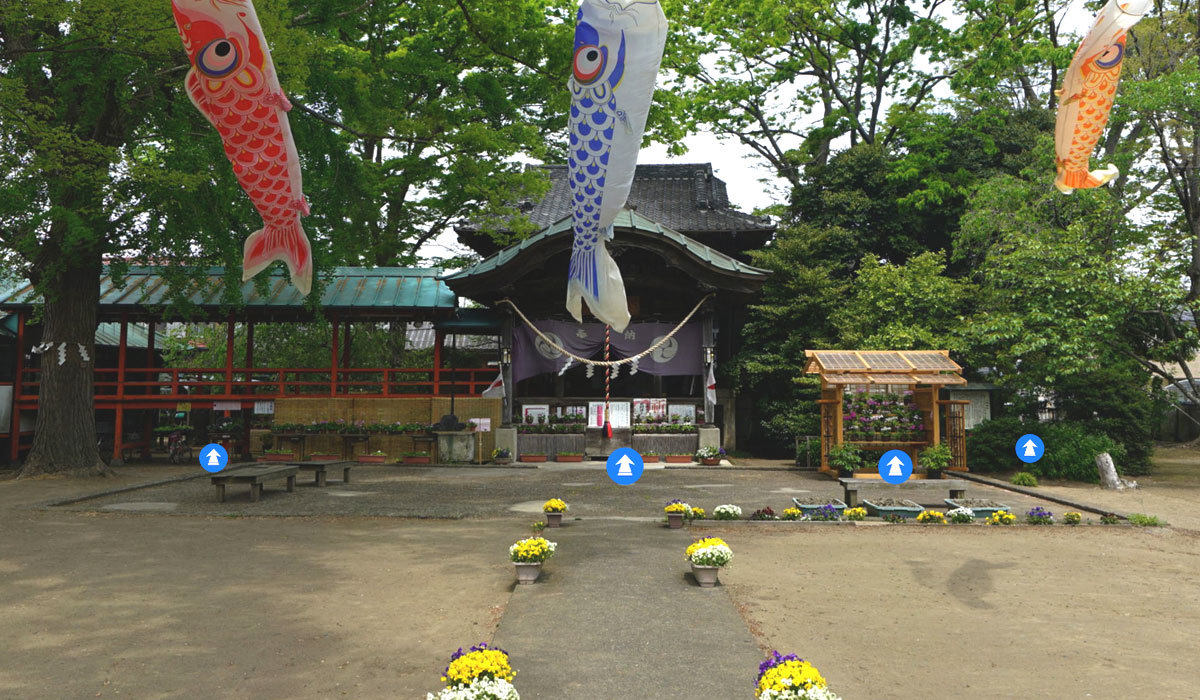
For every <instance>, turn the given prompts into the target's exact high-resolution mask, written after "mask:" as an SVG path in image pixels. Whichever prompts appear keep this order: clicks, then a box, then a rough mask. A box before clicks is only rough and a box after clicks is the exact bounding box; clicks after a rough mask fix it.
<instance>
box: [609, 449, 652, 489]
mask: <svg viewBox="0 0 1200 700" xmlns="http://www.w3.org/2000/svg"><path fill="white" fill-rule="evenodd" d="M607 467H608V478H610V479H612V480H613V482H614V483H617V484H620V485H621V486H629V485H630V484H634V483H637V480H638V479H640V478H642V470H643V469H645V464H644V463H643V462H642V456H641V455H640V454H638V453H637V452H636V451H634V450H633V449H631V448H628V447H620V448H617V449H615V450H613V451H612V454H610V455H609V456H608V464H607Z"/></svg>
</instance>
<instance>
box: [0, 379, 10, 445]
mask: <svg viewBox="0 0 1200 700" xmlns="http://www.w3.org/2000/svg"><path fill="white" fill-rule="evenodd" d="M12 401H13V388H12V387H11V386H0V433H7V432H8V431H10V430H12Z"/></svg>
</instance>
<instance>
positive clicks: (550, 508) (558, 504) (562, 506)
mask: <svg viewBox="0 0 1200 700" xmlns="http://www.w3.org/2000/svg"><path fill="white" fill-rule="evenodd" d="M542 512H544V513H565V512H567V503H566V501H564V500H562V499H561V498H551V499H550V500H548V501H546V502H545V503H544V504H542Z"/></svg>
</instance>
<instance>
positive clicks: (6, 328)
mask: <svg viewBox="0 0 1200 700" xmlns="http://www.w3.org/2000/svg"><path fill="white" fill-rule="evenodd" d="M146 330H147V328H146V326H145V325H142V324H138V323H131V324H129V328H128V330H127V331H126V336H125V339H126V342H127V345H126V347H131V348H144V347H146V340H147V339H148V337H149V334H148V333H147V332H146ZM0 337H6V338H15V337H17V316H16V314H9V315H7V316H5V317H4V318H3V319H0ZM166 340H167V334H166V333H163V332H162V331H159V330H156V331H154V347H156V348H159V349H162V347H163V343H164V342H165V341H166ZM120 344H121V324H119V323H101V324H99V325H98V326H97V327H96V345H111V346H112V347H117V346H119V345H120Z"/></svg>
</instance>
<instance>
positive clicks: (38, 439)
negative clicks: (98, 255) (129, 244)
mask: <svg viewBox="0 0 1200 700" xmlns="http://www.w3.org/2000/svg"><path fill="white" fill-rule="evenodd" d="M52 274H55V275H56V276H57V279H55V280H53V281H50V284H47V285H46V288H48V289H52V290H54V294H53V296H47V298H46V307H45V318H44V323H43V328H44V332H43V334H42V342H43V343H53V347H52V348H51V349H49V350H46V351H45V352H44V353H42V355H41V358H40V362H39V366H40V367H41V379H40V381H41V386H40V387H39V389H38V414H37V425H36V427H35V428H34V431H35V432H34V437H33V448H32V449H31V450H30V452H29V456H28V457H27V458H26V460H25V463H24V465H23V466H22V468H21V476H23V477H25V476H35V475H38V474H58V473H67V474H73V475H78V476H108V475H109V474H111V471H110V470H109V468H108V466H107V465H105V463H104V462H103V461H101V459H100V452H99V449H98V448H97V445H96V409H95V394H94V389H93V386H92V382H93V374H92V372H93V362H94V359H95V357H96V353H95V339H96V307H97V304H98V303H99V301H100V299H99V297H100V261H99V260H98V259H97V260H95V261H93V262H91V263H83V264H80V265H70V266H67V265H64V266H61V267H59V266H55V269H54V270H53V272H52ZM63 343H65V344H66V345H65V351H66V352H65V361H64V362H63V363H62V364H59V357H60V354H59V352H60V350H59V348H60V347H62V344H63ZM80 345H82V346H83V348H84V350H85V352H86V353H87V358H88V359H87V360H86V361H85V360H84V358H83V354H82V353H80V351H79V346H80Z"/></svg>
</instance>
